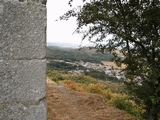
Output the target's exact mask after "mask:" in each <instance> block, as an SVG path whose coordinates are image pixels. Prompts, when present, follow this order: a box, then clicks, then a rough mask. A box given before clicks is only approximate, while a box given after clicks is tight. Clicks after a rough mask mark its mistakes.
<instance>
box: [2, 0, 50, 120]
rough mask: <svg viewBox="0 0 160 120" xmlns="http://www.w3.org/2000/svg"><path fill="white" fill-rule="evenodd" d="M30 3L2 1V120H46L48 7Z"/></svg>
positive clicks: (37, 1) (11, 0)
mask: <svg viewBox="0 0 160 120" xmlns="http://www.w3.org/2000/svg"><path fill="white" fill-rule="evenodd" d="M27 1H29V2H27ZM27 1H26V0H24V1H23V0H21V2H20V1H19V0H0V120H47V107H46V101H45V96H46V60H45V54H46V48H45V46H46V6H45V5H44V4H42V3H40V0H33V1H34V2H32V0H27Z"/></svg>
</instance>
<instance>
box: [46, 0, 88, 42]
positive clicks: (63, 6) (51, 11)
mask: <svg viewBox="0 0 160 120" xmlns="http://www.w3.org/2000/svg"><path fill="white" fill-rule="evenodd" d="M68 1H69V0H56V1H55V0H48V1H47V42H67V43H77V44H80V43H81V35H79V34H73V32H74V31H75V29H76V19H75V18H72V19H71V20H69V21H55V20H56V19H58V18H59V16H61V15H63V13H65V12H66V11H67V10H69V9H71V8H70V7H69V5H68ZM75 1H76V2H75V3H74V5H80V4H82V3H80V2H81V1H82V0H75ZM78 1H79V3H78ZM84 43H87V41H86V42H84Z"/></svg>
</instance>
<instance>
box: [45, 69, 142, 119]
mask: <svg viewBox="0 0 160 120" xmlns="http://www.w3.org/2000/svg"><path fill="white" fill-rule="evenodd" d="M47 76H48V77H49V78H50V79H51V80H53V81H55V82H57V83H59V84H63V85H65V86H66V87H68V88H70V89H72V90H75V91H78V92H88V93H94V94H99V95H102V96H103V97H104V98H105V100H106V104H108V105H110V106H115V107H117V108H119V109H121V110H124V111H126V112H127V113H129V114H130V115H133V116H135V117H137V118H140V117H141V113H142V112H143V110H142V109H140V107H139V106H137V105H136V104H135V103H134V101H130V100H129V99H128V98H129V96H127V94H126V92H125V91H124V89H123V88H124V86H123V85H122V84H118V83H113V82H110V81H105V82H104V81H101V80H98V79H95V78H92V77H89V76H85V75H79V76H78V77H72V74H71V73H68V72H67V71H57V70H51V69H48V70H47Z"/></svg>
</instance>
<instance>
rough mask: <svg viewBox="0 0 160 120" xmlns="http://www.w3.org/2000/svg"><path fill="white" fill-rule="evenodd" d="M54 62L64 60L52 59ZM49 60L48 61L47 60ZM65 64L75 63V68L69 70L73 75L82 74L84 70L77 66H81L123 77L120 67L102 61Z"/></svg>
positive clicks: (120, 78) (73, 63) (111, 75)
mask: <svg viewBox="0 0 160 120" xmlns="http://www.w3.org/2000/svg"><path fill="white" fill-rule="evenodd" d="M53 61H56V62H65V61H64V60H53ZM48 62H49V61H48ZM65 63H67V64H72V65H76V66H77V68H76V69H75V70H72V71H70V72H71V73H72V74H73V76H78V75H79V74H83V73H84V70H81V69H80V68H79V66H83V67H84V68H86V69H87V70H86V71H88V72H89V70H90V69H93V70H98V71H104V72H105V74H106V75H108V76H110V77H116V78H117V79H118V80H122V79H124V78H125V77H124V73H123V72H122V68H118V67H114V66H112V65H104V64H103V63H101V64H100V63H91V62H83V61H75V62H65Z"/></svg>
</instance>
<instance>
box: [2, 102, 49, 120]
mask: <svg viewBox="0 0 160 120" xmlns="http://www.w3.org/2000/svg"><path fill="white" fill-rule="evenodd" d="M46 111H47V110H46V101H45V100H41V101H38V102H36V104H35V103H33V104H32V103H31V102H27V101H26V102H12V103H5V102H4V103H3V104H1V105H0V120H47V113H46Z"/></svg>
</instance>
